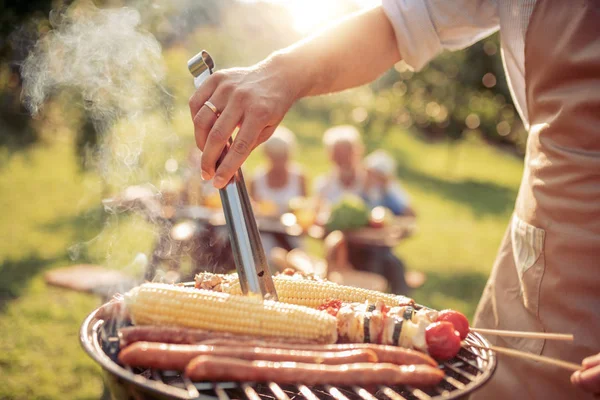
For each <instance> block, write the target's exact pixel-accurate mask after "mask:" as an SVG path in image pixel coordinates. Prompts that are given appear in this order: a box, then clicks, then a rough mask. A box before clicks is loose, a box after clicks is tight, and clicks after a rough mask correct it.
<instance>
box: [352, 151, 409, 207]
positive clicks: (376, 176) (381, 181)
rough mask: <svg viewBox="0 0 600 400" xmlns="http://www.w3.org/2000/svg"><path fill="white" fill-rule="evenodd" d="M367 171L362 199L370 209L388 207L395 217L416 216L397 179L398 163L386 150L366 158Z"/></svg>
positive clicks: (375, 152) (373, 153)
mask: <svg viewBox="0 0 600 400" xmlns="http://www.w3.org/2000/svg"><path fill="white" fill-rule="evenodd" d="M363 164H364V166H365V169H366V170H367V179H366V180H365V186H364V190H363V192H362V194H361V195H362V198H363V199H364V200H365V202H366V203H367V205H368V206H369V208H375V207H379V206H382V207H386V208H388V209H389V210H390V211H391V212H392V213H394V215H407V216H414V215H415V213H414V211H413V210H412V209H411V207H410V200H409V198H408V195H407V194H406V192H405V191H404V189H402V187H401V186H400V183H399V182H398V181H397V180H396V179H395V177H394V174H395V172H396V162H395V161H394V159H393V158H392V157H391V156H390V155H389V154H388V153H387V152H385V151H384V150H376V151H374V152H372V153H371V154H369V155H368V156H367V157H365V160H364V163H363Z"/></svg>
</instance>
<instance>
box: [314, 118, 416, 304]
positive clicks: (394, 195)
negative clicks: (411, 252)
mask: <svg viewBox="0 0 600 400" xmlns="http://www.w3.org/2000/svg"><path fill="white" fill-rule="evenodd" d="M323 143H324V145H325V149H326V151H327V152H328V155H329V159H330V160H331V162H332V170H331V171H330V172H329V173H328V174H326V175H323V176H321V177H319V178H318V179H317V181H316V184H315V193H316V196H317V197H318V199H319V203H320V205H321V212H324V213H326V212H327V211H326V210H327V209H328V208H329V207H330V206H331V205H332V204H335V203H336V202H338V201H339V200H341V199H342V197H343V196H344V195H346V194H352V195H356V196H360V197H363V198H364V199H365V200H366V203H367V204H368V205H370V206H371V207H375V206H378V205H389V206H390V207H389V208H390V209H392V208H393V209H395V210H396V211H397V212H398V214H402V213H403V212H407V213H412V210H411V209H410V207H409V206H408V196H406V194H405V193H404V192H403V191H402V190H401V188H400V187H399V185H398V184H396V182H394V180H393V175H394V171H395V163H394V161H393V159H391V157H389V155H387V154H382V153H381V152H375V153H374V154H372V155H371V156H370V157H368V158H367V159H366V160H365V163H364V164H363V163H362V156H363V154H364V145H363V142H362V139H361V137H360V132H359V131H358V129H357V128H355V127H354V126H351V125H340V126H335V127H333V128H330V129H328V130H327V131H325V134H324V136H323ZM365 166H366V168H365ZM368 175H369V176H368ZM371 178H373V179H375V181H374V182H369V180H370V179H371ZM371 203H372V204H371ZM388 203H389V204H388ZM325 252H326V255H325V257H326V259H327V260H328V261H329V265H330V267H331V268H332V269H338V270H340V271H344V269H346V270H348V267H350V268H355V269H357V270H359V271H366V272H371V273H376V274H379V275H381V276H383V277H385V278H386V279H387V280H388V282H389V289H390V291H391V292H393V293H400V294H406V293H407V292H408V286H407V284H406V281H405V279H404V270H405V268H404V263H402V261H401V260H400V259H399V258H398V257H396V256H395V255H394V253H392V250H391V249H390V248H387V247H375V246H369V245H359V244H356V243H352V245H351V246H349V245H348V243H347V240H346V238H345V237H344V235H343V234H340V233H339V232H333V233H332V234H330V236H329V237H328V238H327V239H326V241H325ZM348 264H349V265H348Z"/></svg>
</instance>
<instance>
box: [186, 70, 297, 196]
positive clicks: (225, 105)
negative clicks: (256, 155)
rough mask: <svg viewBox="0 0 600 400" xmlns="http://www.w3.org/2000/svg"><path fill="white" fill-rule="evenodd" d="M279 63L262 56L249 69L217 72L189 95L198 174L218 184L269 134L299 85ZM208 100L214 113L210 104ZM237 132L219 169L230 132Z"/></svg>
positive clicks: (291, 101) (229, 175) (286, 108)
mask: <svg viewBox="0 0 600 400" xmlns="http://www.w3.org/2000/svg"><path fill="white" fill-rule="evenodd" d="M295 83H296V84H297V80H295V81H294V80H291V79H289V77H288V76H286V75H285V71H284V70H283V69H282V68H280V67H279V65H278V63H277V62H275V61H273V60H270V59H267V60H265V61H264V62H262V63H259V64H257V65H255V66H252V67H249V68H234V69H229V70H223V71H217V72H215V73H214V74H213V75H212V76H210V77H209V78H208V79H207V80H206V81H205V82H204V83H203V84H202V85H201V86H200V88H199V89H198V90H197V91H196V93H194V95H193V96H192V97H191V98H190V102H189V105H190V111H191V113H192V118H193V120H194V134H195V137H196V144H197V145H198V147H199V148H200V149H202V150H203V151H204V152H203V153H202V162H201V168H202V178H203V179H211V178H213V177H214V185H215V186H216V187H217V188H222V187H223V186H225V184H226V183H227V182H228V181H229V179H230V178H231V176H233V174H234V173H235V171H237V169H238V168H239V167H240V165H241V164H242V163H243V162H244V161H245V160H246V158H247V157H248V155H249V154H250V152H251V151H252V150H253V149H254V148H255V147H256V146H258V145H259V144H261V143H262V142H264V141H265V140H266V139H268V138H269V137H270V136H271V134H272V133H273V131H274V130H275V128H276V127H277V125H278V124H279V123H280V122H281V120H282V119H283V117H284V115H285V114H286V112H287V111H288V110H289V108H290V107H291V106H292V104H293V102H294V101H295V100H296V98H297V96H298V92H299V89H298V88H297V87H295V86H294V84H295ZM206 101H210V102H211V103H212V104H214V106H215V107H216V108H217V110H218V112H219V116H218V118H217V114H215V113H214V112H213V111H212V110H211V109H210V108H209V107H206V106H204V103H205V102H206ZM238 126H239V132H238V134H237V136H236V138H235V140H234V142H233V145H232V146H231V148H230V150H229V151H228V153H227V156H226V157H225V158H224V159H223V161H222V162H221V164H220V165H219V167H218V169H216V170H215V168H216V164H217V160H218V159H219V157H220V155H221V153H222V152H223V149H224V148H225V145H226V144H227V141H228V140H229V137H230V136H231V135H232V134H233V132H234V130H235V129H236V127H238Z"/></svg>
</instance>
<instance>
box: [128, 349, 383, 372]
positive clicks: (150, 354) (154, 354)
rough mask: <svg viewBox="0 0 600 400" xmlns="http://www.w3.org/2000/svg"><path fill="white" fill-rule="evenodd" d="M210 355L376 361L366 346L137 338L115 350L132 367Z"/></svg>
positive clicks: (170, 366) (179, 365)
mask: <svg viewBox="0 0 600 400" xmlns="http://www.w3.org/2000/svg"><path fill="white" fill-rule="evenodd" d="M201 355H210V356H215V357H227V358H236V359H243V360H265V361H282V362H284V361H294V362H302V363H311V364H329V365H337V364H349V363H374V362H377V356H376V355H375V353H374V352H373V351H371V350H368V349H356V350H347V351H333V352H332V351H309V350H289V349H275V348H261V347H231V346H227V347H225V346H208V345H185V344H167V343H152V342H137V343H134V344H132V345H130V346H127V347H126V348H125V349H123V350H122V351H121V352H120V353H119V361H120V362H121V363H123V364H125V365H129V366H132V367H145V368H158V369H163V370H177V371H183V369H184V368H185V366H186V365H187V364H188V363H189V362H190V361H191V360H192V359H193V358H195V357H198V356H201Z"/></svg>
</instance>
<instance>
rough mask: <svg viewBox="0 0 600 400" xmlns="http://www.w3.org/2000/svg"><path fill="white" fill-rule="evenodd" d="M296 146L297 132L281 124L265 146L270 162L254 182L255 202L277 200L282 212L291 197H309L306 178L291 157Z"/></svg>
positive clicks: (251, 187)
mask: <svg viewBox="0 0 600 400" xmlns="http://www.w3.org/2000/svg"><path fill="white" fill-rule="evenodd" d="M295 146H296V137H295V136H294V133H293V132H292V131H291V130H289V129H288V128H286V127H284V126H279V127H278V128H277V129H276V130H275V132H274V133H273V136H271V137H270V138H269V140H267V141H266V142H265V143H264V144H263V145H262V147H263V152H264V155H265V158H266V160H267V165H266V166H265V167H262V168H259V169H258V170H257V172H256V173H255V174H254V177H253V179H252V182H251V184H250V194H251V196H252V198H253V199H254V201H256V202H257V203H274V205H275V206H276V210H275V212H276V213H277V214H278V215H281V214H283V213H285V212H287V211H288V209H289V203H290V200H291V199H293V198H295V197H305V196H306V177H305V176H304V173H303V172H302V169H301V167H300V166H299V165H297V164H296V163H294V162H293V161H292V160H291V156H292V154H293V152H294V149H295Z"/></svg>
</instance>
